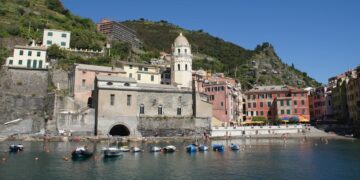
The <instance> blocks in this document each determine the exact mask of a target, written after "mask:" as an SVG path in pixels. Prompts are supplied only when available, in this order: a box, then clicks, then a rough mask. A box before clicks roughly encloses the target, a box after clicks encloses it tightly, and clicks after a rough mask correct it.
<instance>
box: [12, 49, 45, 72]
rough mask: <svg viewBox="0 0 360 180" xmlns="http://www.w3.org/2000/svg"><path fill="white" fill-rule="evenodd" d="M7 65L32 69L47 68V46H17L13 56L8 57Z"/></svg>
mask: <svg viewBox="0 0 360 180" xmlns="http://www.w3.org/2000/svg"><path fill="white" fill-rule="evenodd" d="M5 65H6V66H9V67H22V68H32V69H47V68H48V65H49V63H48V62H46V47H43V46H15V48H14V54H13V56H12V57H8V58H7V59H6V64H5Z"/></svg>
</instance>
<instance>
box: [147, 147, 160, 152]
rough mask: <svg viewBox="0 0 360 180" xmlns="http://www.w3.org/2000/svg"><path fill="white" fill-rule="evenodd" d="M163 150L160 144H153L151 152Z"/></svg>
mask: <svg viewBox="0 0 360 180" xmlns="http://www.w3.org/2000/svg"><path fill="white" fill-rule="evenodd" d="M160 151H161V147H158V146H153V147H151V149H150V152H160Z"/></svg>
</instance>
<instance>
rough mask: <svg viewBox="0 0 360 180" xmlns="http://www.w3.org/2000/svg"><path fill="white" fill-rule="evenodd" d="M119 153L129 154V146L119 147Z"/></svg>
mask: <svg viewBox="0 0 360 180" xmlns="http://www.w3.org/2000/svg"><path fill="white" fill-rule="evenodd" d="M120 151H122V152H129V151H130V148H129V146H121V147H120Z"/></svg>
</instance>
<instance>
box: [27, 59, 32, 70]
mask: <svg viewBox="0 0 360 180" xmlns="http://www.w3.org/2000/svg"><path fill="white" fill-rule="evenodd" d="M26 67H28V68H30V67H31V60H30V59H28V60H27V65H26Z"/></svg>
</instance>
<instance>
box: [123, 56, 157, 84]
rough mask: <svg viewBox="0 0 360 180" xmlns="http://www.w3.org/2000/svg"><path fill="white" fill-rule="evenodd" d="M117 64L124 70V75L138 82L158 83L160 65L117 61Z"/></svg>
mask: <svg viewBox="0 0 360 180" xmlns="http://www.w3.org/2000/svg"><path fill="white" fill-rule="evenodd" d="M118 66H119V67H120V68H122V69H123V70H124V71H125V72H126V76H127V77H129V78H133V79H135V80H136V81H137V82H139V83H147V84H160V82H161V74H160V67H158V66H156V65H150V64H141V63H133V62H125V61H119V62H118Z"/></svg>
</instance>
